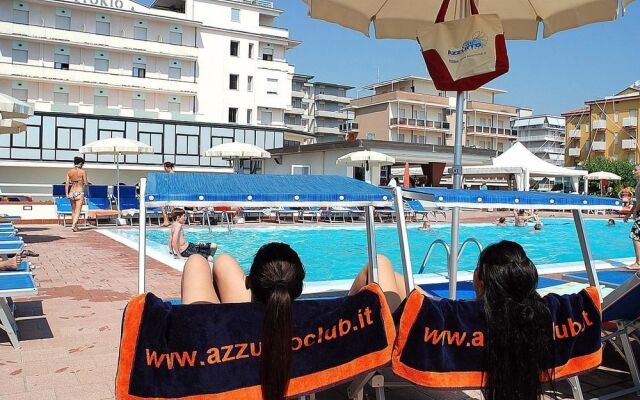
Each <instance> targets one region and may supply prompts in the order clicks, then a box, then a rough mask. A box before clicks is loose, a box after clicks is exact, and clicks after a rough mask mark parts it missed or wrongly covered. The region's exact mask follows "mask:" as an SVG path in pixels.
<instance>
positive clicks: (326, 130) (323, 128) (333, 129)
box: [314, 126, 340, 135]
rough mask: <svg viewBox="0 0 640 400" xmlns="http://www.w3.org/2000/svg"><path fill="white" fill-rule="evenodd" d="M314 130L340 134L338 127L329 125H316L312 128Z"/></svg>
mask: <svg viewBox="0 0 640 400" xmlns="http://www.w3.org/2000/svg"><path fill="white" fill-rule="evenodd" d="M314 131H315V132H316V133H329V134H333V135H339V134H340V128H329V127H325V126H318V127H316V128H315V129H314Z"/></svg>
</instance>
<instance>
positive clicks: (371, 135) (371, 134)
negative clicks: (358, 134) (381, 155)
mask: <svg viewBox="0 0 640 400" xmlns="http://www.w3.org/2000/svg"><path fill="white" fill-rule="evenodd" d="M367 140H376V134H375V132H367Z"/></svg>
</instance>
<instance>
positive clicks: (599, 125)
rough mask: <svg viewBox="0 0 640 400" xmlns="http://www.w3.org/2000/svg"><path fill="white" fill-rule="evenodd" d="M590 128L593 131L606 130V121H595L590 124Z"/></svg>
mask: <svg viewBox="0 0 640 400" xmlns="http://www.w3.org/2000/svg"><path fill="white" fill-rule="evenodd" d="M591 127H592V128H593V130H594V131H601V130H605V129H607V120H605V119H596V120H595V121H593V123H592V124H591Z"/></svg>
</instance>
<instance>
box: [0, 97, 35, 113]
mask: <svg viewBox="0 0 640 400" xmlns="http://www.w3.org/2000/svg"><path fill="white" fill-rule="evenodd" d="M31 115H33V105H32V104H30V103H27V102H25V101H22V100H18V99H16V98H14V97H11V96H9V95H7V94H4V93H0V118H2V119H9V118H27V117H29V116H31Z"/></svg>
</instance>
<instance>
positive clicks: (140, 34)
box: [133, 26, 147, 40]
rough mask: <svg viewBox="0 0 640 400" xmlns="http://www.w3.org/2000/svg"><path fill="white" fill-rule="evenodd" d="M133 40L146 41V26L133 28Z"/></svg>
mask: <svg viewBox="0 0 640 400" xmlns="http://www.w3.org/2000/svg"><path fill="white" fill-rule="evenodd" d="M133 38H134V39H137V40H147V27H146V26H134V27H133Z"/></svg>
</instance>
